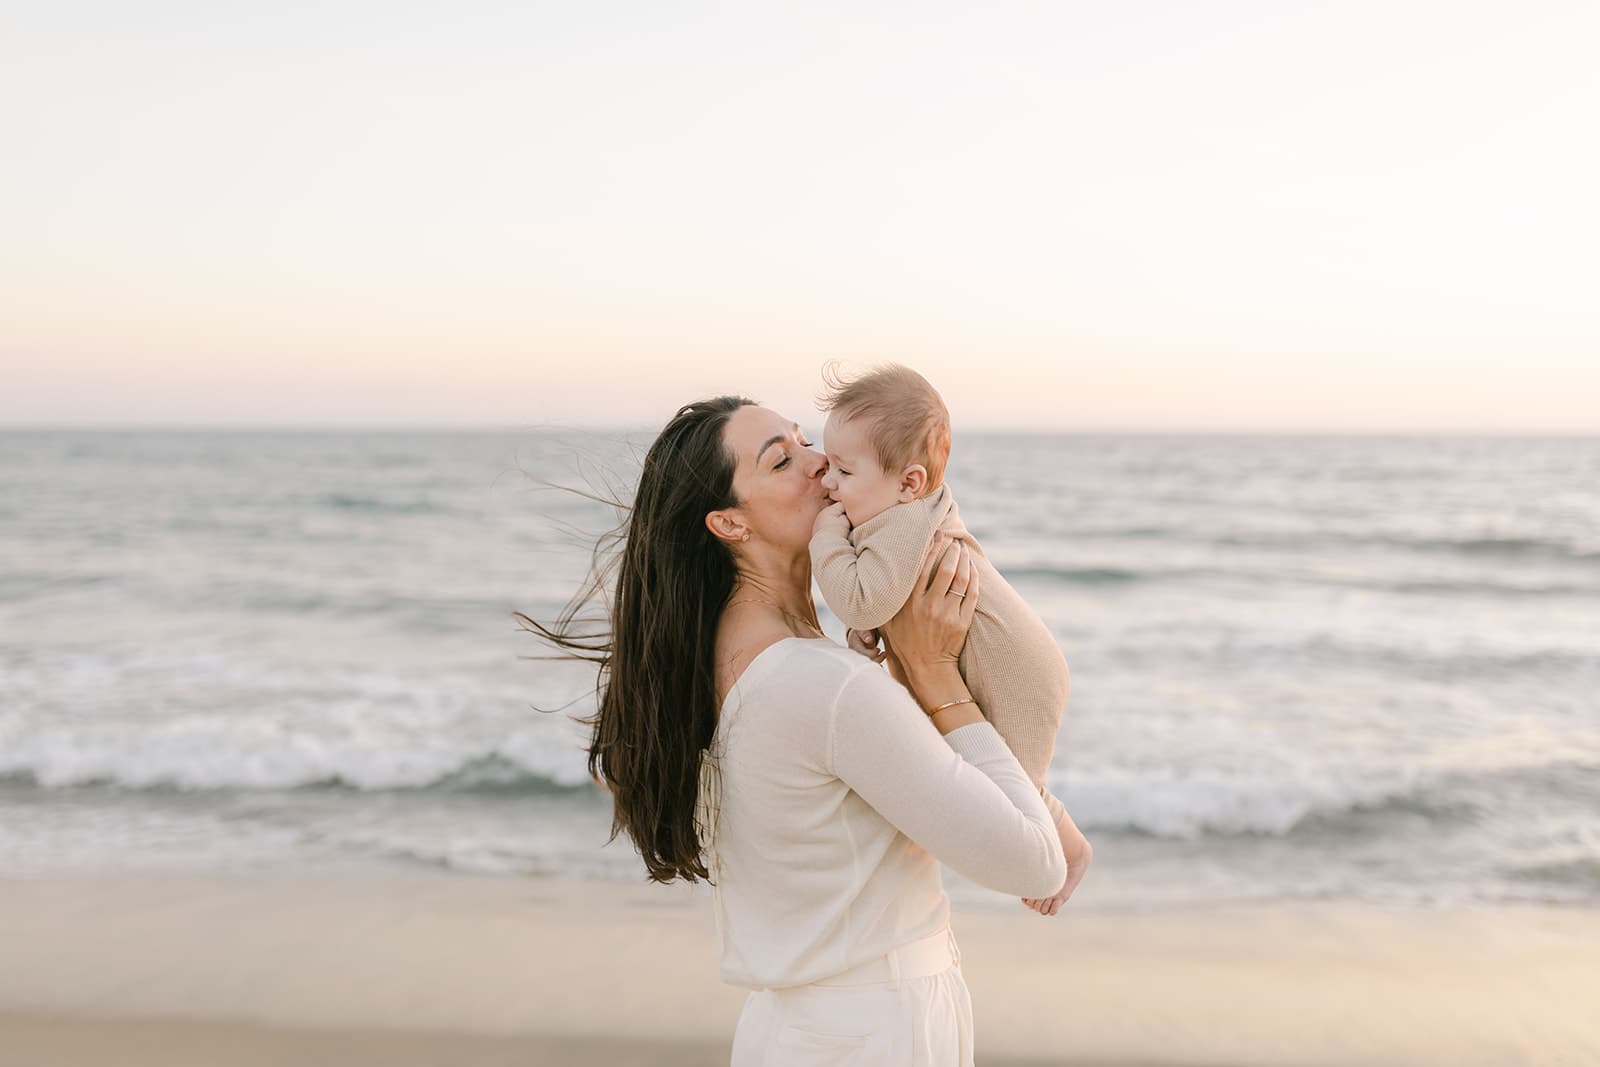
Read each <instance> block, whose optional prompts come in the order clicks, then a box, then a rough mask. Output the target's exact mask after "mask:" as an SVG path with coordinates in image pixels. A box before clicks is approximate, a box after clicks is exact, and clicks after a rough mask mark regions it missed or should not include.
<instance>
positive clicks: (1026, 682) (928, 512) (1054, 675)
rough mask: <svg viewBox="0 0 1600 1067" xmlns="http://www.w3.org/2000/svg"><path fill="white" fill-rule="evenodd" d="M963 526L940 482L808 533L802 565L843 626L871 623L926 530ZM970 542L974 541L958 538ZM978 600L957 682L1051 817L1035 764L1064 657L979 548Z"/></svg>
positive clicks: (1048, 734) (896, 602)
mask: <svg viewBox="0 0 1600 1067" xmlns="http://www.w3.org/2000/svg"><path fill="white" fill-rule="evenodd" d="M939 529H943V530H945V531H946V532H948V533H955V534H960V533H965V532H966V528H965V527H964V526H963V525H962V523H961V518H960V515H959V512H958V511H957V508H956V501H955V497H954V496H953V495H951V492H950V487H949V485H948V484H946V485H941V486H940V487H939V488H938V489H936V490H934V491H933V492H931V493H929V494H928V495H927V496H925V497H921V498H919V499H917V500H913V501H911V502H910V503H907V504H892V505H890V506H889V507H887V508H884V509H883V511H881V512H879V513H878V514H877V515H874V516H873V517H872V518H870V519H868V520H867V521H866V522H864V523H862V524H861V525H860V526H857V527H855V528H854V529H852V530H850V531H849V532H848V533H845V532H843V524H842V523H841V524H840V525H839V527H838V528H833V529H829V528H824V529H822V530H819V531H818V532H817V533H816V535H815V536H813V537H812V539H811V573H812V575H813V576H814V577H815V578H816V581H817V585H818V586H819V587H820V588H821V589H822V595H823V597H824V598H825V599H826V600H827V601H828V607H830V608H832V609H833V613H834V614H835V615H837V616H838V617H839V619H840V620H841V621H842V622H843V623H844V624H845V625H846V626H848V627H850V628H851V629H853V630H875V629H877V628H878V627H879V626H882V625H883V624H884V623H886V622H888V621H889V620H890V619H892V618H894V615H895V613H896V612H898V611H899V610H900V607H901V605H903V604H904V603H905V602H906V598H907V597H909V596H910V595H911V587H912V585H913V584H914V583H915V581H916V578H917V575H918V574H919V573H920V572H921V570H922V562H923V558H924V556H925V555H926V553H927V548H928V542H929V540H930V539H931V538H932V537H933V533H934V531H935V530H939ZM967 543H968V544H969V545H973V544H974V542H971V541H969V542H967ZM972 558H973V564H974V565H975V566H977V567H978V568H980V571H981V574H980V576H979V578H978V582H979V588H978V608H977V614H976V615H975V616H974V617H973V620H972V628H971V629H970V630H968V631H967V643H966V644H965V645H964V646H963V647H962V649H961V659H960V661H959V666H960V669H961V676H962V677H963V678H965V679H966V682H967V688H968V689H970V690H972V696H973V699H975V700H976V701H977V702H978V707H979V708H980V709H981V710H982V711H983V714H984V716H985V717H986V718H987V719H988V720H989V721H990V722H991V723H993V724H994V728H995V731H996V732H997V733H999V734H1000V736H1001V737H1002V738H1004V739H1005V742H1006V744H1007V745H1008V746H1009V747H1010V749H1011V751H1012V753H1013V754H1014V755H1015V756H1016V757H1017V762H1018V763H1020V764H1021V765H1022V769H1023V770H1024V771H1026V772H1027V774H1028V777H1029V779H1030V780H1031V781H1032V782H1033V784H1034V787H1035V788H1036V789H1038V790H1039V794H1040V796H1042V797H1043V798H1044V803H1045V808H1046V809H1047V810H1048V811H1049V813H1050V820H1051V822H1053V823H1056V824H1059V823H1060V822H1061V819H1062V816H1064V815H1065V814H1066V811H1067V809H1066V807H1065V806H1064V805H1063V804H1062V803H1061V801H1060V800H1058V799H1057V798H1056V797H1055V795H1054V794H1052V793H1051V792H1050V789H1049V787H1048V785H1047V784H1046V779H1045V774H1046V772H1047V771H1048V770H1049V769H1050V758H1051V756H1052V755H1053V754H1054V753H1055V743H1056V731H1057V730H1058V729H1060V726H1061V715H1062V712H1063V711H1065V710H1066V704H1067V661H1066V658H1065V657H1064V656H1062V654H1061V647H1060V646H1059V645H1057V644H1056V640H1055V637H1054V636H1053V635H1052V634H1051V633H1050V630H1049V628H1048V627H1046V626H1045V624H1044V620H1042V619H1041V618H1039V616H1038V613H1036V612H1035V611H1034V610H1033V609H1032V608H1030V607H1029V606H1028V604H1027V602H1026V601H1024V600H1023V599H1022V597H1021V596H1019V595H1018V594H1017V591H1016V590H1015V589H1013V588H1012V587H1011V584H1010V583H1009V582H1007V581H1006V580H1005V579H1004V578H1003V577H1001V575H1000V572H999V571H997V570H996V569H995V568H994V565H993V564H992V563H990V562H989V560H988V558H987V557H986V556H984V554H983V550H982V549H981V548H979V549H978V550H977V551H976V552H975V553H974V554H973V557H972Z"/></svg>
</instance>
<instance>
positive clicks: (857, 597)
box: [811, 502, 934, 630]
mask: <svg viewBox="0 0 1600 1067" xmlns="http://www.w3.org/2000/svg"><path fill="white" fill-rule="evenodd" d="M933 529H934V527H933V525H932V517H931V514H930V512H929V510H928V508H927V507H926V506H923V505H922V504H921V503H920V502H916V503H910V504H894V505H891V506H889V507H887V508H885V509H884V510H883V511H882V512H880V513H879V514H877V515H875V516H873V517H872V518H871V519H869V520H867V521H866V522H864V523H862V524H861V525H860V526H859V527H857V528H856V529H855V531H853V535H852V533H850V532H846V531H845V530H843V529H841V528H839V527H832V526H827V527H824V528H822V529H820V530H818V531H817V532H816V533H815V534H814V535H813V536H812V538H811V573H812V575H813V577H815V578H816V581H817V588H819V589H821V590H822V596H823V598H824V599H825V600H827V602H828V607H829V608H831V609H832V610H833V613H834V614H835V615H837V616H838V617H839V621H840V622H843V623H844V624H845V625H846V626H848V627H850V628H851V629H853V630H875V629H877V628H878V627H879V626H882V625H883V624H884V623H886V622H888V621H889V620H890V619H892V618H894V616H895V612H897V611H899V610H900V607H901V605H902V604H904V603H905V602H906V598H907V597H909V596H910V595H911V587H912V586H913V585H914V584H916V580H917V575H918V573H920V572H921V570H922V557H923V556H924V555H926V553H927V549H928V539H929V538H930V537H932V536H933Z"/></svg>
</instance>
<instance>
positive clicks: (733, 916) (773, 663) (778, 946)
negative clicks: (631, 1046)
mask: <svg viewBox="0 0 1600 1067" xmlns="http://www.w3.org/2000/svg"><path fill="white" fill-rule="evenodd" d="M697 814H698V817H699V819H700V820H701V827H702V830H703V836H702V841H706V842H708V849H707V852H708V854H707V856H706V857H705V859H706V862H707V866H708V868H709V869H710V871H711V877H712V881H713V893H712V896H713V906H714V911H715V914H716V925H717V940H718V951H719V954H720V959H721V965H720V966H721V973H722V977H723V980H724V981H726V982H728V983H730V984H733V985H739V986H745V987H748V988H751V989H765V988H778V987H783V986H791V985H800V984H804V983H806V982H812V981H816V980H817V979H819V978H826V977H828V976H830V975H834V974H837V973H839V972H840V971H843V970H846V969H848V968H850V967H853V966H855V965H856V964H858V963H861V962H863V961H865V960H868V959H874V958H878V957H881V956H883V955H884V954H885V953H886V952H887V951H888V950H889V949H891V948H893V947H895V946H896V945H901V944H904V943H906V942H910V941H915V940H917V939H918V938H921V937H925V936H928V935H930V934H934V933H937V932H938V931H939V930H940V929H942V928H943V927H944V926H945V924H946V923H948V922H949V918H950V901H949V898H948V897H947V896H946V895H945V892H944V886H943V883H942V881H941V879H940V875H939V861H941V860H942V861H943V862H944V863H946V864H948V865H949V866H950V868H951V869H952V870H955V871H957V872H959V873H960V874H962V875H963V876H965V877H967V878H970V879H972V880H973V881H974V882H977V883H978V884H980V885H984V886H987V887H989V888H991V889H994V890H996V891H998V892H1002V893H1007V894H1010V895H1012V896H1017V897H1047V896H1049V895H1050V894H1052V893H1054V892H1055V891H1056V890H1057V889H1059V888H1060V887H1061V883H1062V881H1063V880H1064V879H1065V877H1066V861H1065V860H1064V859H1063V858H1062V855H1061V846H1060V844H1059V842H1058V841H1057V838H1056V832H1055V826H1054V824H1053V823H1052V822H1051V820H1050V816H1049V813H1048V812H1047V811H1046V809H1045V805H1044V802H1043V800H1042V799H1041V798H1040V796H1039V792H1038V790H1037V789H1035V788H1034V786H1033V784H1032V782H1030V781H1029V779H1028V776H1027V774H1026V773H1025V772H1024V771H1023V769H1022V767H1021V765H1020V764H1018V763H1017V760H1016V757H1015V756H1013V755H1012V754H1011V751H1010V749H1008V748H1007V747H1006V744H1005V741H1004V740H1003V739H1002V738H1001V737H1000V735H999V734H998V733H997V732H996V731H995V728H994V726H993V725H991V724H990V723H988V722H979V723H973V724H970V725H967V726H962V727H959V728H958V729H955V730H952V731H950V733H948V734H946V735H943V736H941V735H940V734H939V731H938V730H937V729H936V728H935V726H934V725H933V723H932V722H931V721H929V719H928V716H927V715H926V714H924V713H923V711H922V710H921V708H919V707H918V706H917V703H916V701H915V700H913V699H912V697H911V695H910V694H909V693H908V692H906V690H905V689H904V687H902V686H901V685H900V684H899V683H897V682H896V681H895V680H894V679H893V678H891V677H889V675H888V673H887V672H886V671H885V670H884V669H883V668H882V667H880V666H878V665H877V664H875V663H873V662H872V661H871V660H869V659H867V658H866V657H864V656H861V655H859V654H857V653H855V652H852V651H850V650H849V649H846V648H844V647H842V646H840V645H838V644H836V643H835V642H833V641H832V640H829V639H826V638H820V639H818V638H813V639H804V638H797V637H791V638H785V639H783V640H781V641H779V642H777V643H776V644H774V645H771V646H769V647H768V648H766V649H764V650H762V651H761V653H760V654H758V655H757V656H756V657H755V658H754V659H753V660H752V661H751V662H750V664H749V665H748V666H747V667H746V668H745V670H744V673H743V674H742V675H741V676H740V677H739V679H738V681H737V682H736V683H735V684H734V687H733V689H732V691H731V692H730V693H729V694H728V697H727V699H726V700H725V701H724V702H723V707H722V710H721V715H720V717H719V719H718V723H717V730H716V735H715V737H714V739H713V742H712V746H711V752H710V756H709V758H707V759H706V760H704V761H703V762H702V770H701V778H700V803H699V805H698V812H697Z"/></svg>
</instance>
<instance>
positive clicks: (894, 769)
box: [828, 663, 1067, 897]
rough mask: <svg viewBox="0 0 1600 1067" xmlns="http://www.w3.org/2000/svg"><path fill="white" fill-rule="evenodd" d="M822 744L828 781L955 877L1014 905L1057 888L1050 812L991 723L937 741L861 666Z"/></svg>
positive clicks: (899, 690)
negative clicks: (832, 780)
mask: <svg viewBox="0 0 1600 1067" xmlns="http://www.w3.org/2000/svg"><path fill="white" fill-rule="evenodd" d="M828 741H829V758H830V760H831V763H832V766H831V768H830V771H831V773H833V774H834V775H836V776H837V777H838V778H839V779H840V780H841V781H843V782H844V783H845V784H846V785H848V786H849V787H850V788H851V789H853V790H854V791H855V792H856V793H857V794H859V795H860V797H861V799H863V800H865V801H866V802H867V803H868V804H870V805H872V807H873V808H875V809H876V810H877V812H878V813H879V814H880V815H882V816H883V817H884V818H885V819H887V820H888V821H889V822H890V823H891V824H893V825H894V827H895V828H896V829H898V830H899V831H900V832H901V833H903V834H905V835H906V836H907V837H909V838H910V839H911V840H913V841H915V842H916V843H917V844H918V845H920V846H922V847H923V848H924V849H926V850H927V851H928V852H930V853H931V854H933V856H935V857H936V858H937V859H939V860H941V861H942V862H944V863H945V864H947V865H949V867H950V868H951V869H952V870H954V871H956V872H958V873H959V874H961V875H962V876H963V877H966V878H969V879H971V880H972V881H974V882H976V883H978V884H979V885H982V886H985V887H986V888H989V889H993V890H996V891H998V892H1001V893H1008V894H1011V895H1013V896H1018V897H1048V896H1050V895H1051V894H1053V893H1055V892H1056V890H1058V889H1060V888H1061V883H1062V882H1063V881H1064V880H1065V879H1066V876H1067V866H1066V860H1065V858H1063V856H1062V854H1061V846H1060V843H1059V842H1058V840H1057V838H1056V830H1055V827H1054V826H1053V825H1052V824H1051V822H1050V815H1049V812H1048V811H1047V810H1046V808H1045V804H1044V801H1043V800H1042V799H1041V798H1040V796H1039V791H1038V789H1036V788H1035V787H1034V785H1033V783H1032V782H1031V781H1029V780H1028V776H1027V774H1026V773H1025V772H1024V771H1023V769H1022V766H1021V764H1019V763H1018V762H1017V758H1016V757H1015V756H1014V755H1012V754H1011V750H1010V749H1009V748H1007V747H1006V743H1005V741H1004V739H1002V738H1001V736H1000V734H999V733H997V732H996V731H995V728H994V727H993V726H992V725H991V724H990V723H988V722H977V723H971V724H969V725H967V726H962V727H959V728H958V729H955V730H952V731H950V733H948V734H946V735H944V736H943V737H941V736H940V735H939V731H938V730H937V729H935V728H934V726H933V724H932V723H930V722H929V721H928V717H927V715H926V714H924V713H923V711H922V710H921V709H920V708H918V707H917V704H916V701H915V700H913V699H912V697H911V694H909V693H907V692H906V690H905V689H904V688H903V687H902V686H901V685H900V684H899V683H898V682H896V681H894V680H893V679H892V678H890V677H889V676H888V675H887V674H886V673H884V671H883V670H882V669H881V668H879V667H877V666H876V665H874V664H871V663H863V664H862V665H861V667H860V668H858V669H857V670H856V671H855V672H854V673H853V674H851V675H850V677H849V678H848V679H846V681H845V683H844V685H843V687H842V688H841V689H840V691H839V695H838V698H837V699H836V700H835V702H834V705H833V710H832V714H831V717H830V720H829V731H828Z"/></svg>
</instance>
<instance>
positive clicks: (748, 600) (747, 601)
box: [722, 597, 828, 637]
mask: <svg viewBox="0 0 1600 1067" xmlns="http://www.w3.org/2000/svg"><path fill="white" fill-rule="evenodd" d="M735 604H765V605H766V606H767V607H769V608H777V609H778V611H779V612H780V613H781V614H784V615H787V616H789V618H791V619H793V620H794V621H795V622H798V623H804V624H805V625H806V626H807V627H809V628H810V629H812V630H815V631H816V634H817V636H818V637H827V636H828V635H827V634H825V633H823V632H822V629H821V628H820V627H818V626H817V625H816V624H815V623H813V622H812V621H811V620H809V619H803V618H801V617H800V616H798V615H796V614H795V613H794V612H792V611H784V609H783V608H782V607H781V606H779V605H777V604H774V603H773V602H772V601H770V600H760V599H758V598H756V597H738V598H737V599H734V600H730V601H728V602H727V603H726V604H724V605H722V606H723V607H725V608H730V607H732V606H733V605H735Z"/></svg>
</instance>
